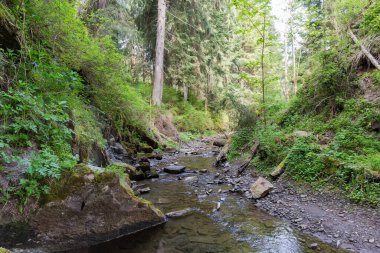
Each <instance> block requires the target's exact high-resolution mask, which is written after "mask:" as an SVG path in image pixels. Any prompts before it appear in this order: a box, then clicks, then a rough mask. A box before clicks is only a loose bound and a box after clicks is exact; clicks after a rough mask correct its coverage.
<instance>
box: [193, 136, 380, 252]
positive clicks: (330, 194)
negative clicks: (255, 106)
mask: <svg viewBox="0 0 380 253" xmlns="http://www.w3.org/2000/svg"><path fill="white" fill-rule="evenodd" d="M212 142H213V139H212V138H211V139H210V138H208V139H204V140H202V141H196V142H192V143H189V144H188V145H187V147H186V149H190V150H197V149H199V147H206V146H209V145H210V143H212ZM214 148H215V147H214ZM243 162H244V161H239V160H236V161H233V162H231V163H226V164H224V165H222V166H220V167H218V169H217V174H218V175H216V177H217V178H218V180H219V181H220V182H223V183H224V184H228V185H229V186H230V192H234V193H240V194H241V195H242V196H243V197H245V198H249V199H252V196H251V194H250V190H249V189H250V185H251V184H252V183H253V182H254V181H255V180H256V178H257V177H258V176H259V175H258V174H257V173H256V172H255V171H254V170H250V169H246V170H245V171H244V172H243V173H242V174H241V175H238V169H239V167H240V165H241V164H242V163H243ZM220 182H218V183H220ZM272 183H273V185H274V190H273V191H272V192H271V193H270V194H269V195H268V196H267V197H265V198H262V199H259V200H254V199H252V202H253V204H254V205H255V206H256V207H258V208H260V209H262V210H265V211H266V212H267V213H269V214H270V215H273V216H275V217H279V218H281V219H282V220H285V221H286V222H288V223H290V224H291V225H292V226H293V227H295V228H296V229H298V230H300V231H302V232H304V233H307V234H310V235H313V236H316V237H317V238H319V239H321V240H322V241H324V242H327V243H329V244H331V245H334V246H337V247H340V248H344V249H348V250H351V251H354V252H360V253H369V252H371V253H372V252H380V229H379V227H380V210H379V209H378V208H373V207H369V206H365V205H360V204H355V203H352V202H351V201H349V200H348V199H347V198H345V197H344V196H343V195H342V194H340V193H339V192H336V191H331V190H328V189H322V190H316V189H312V188H311V187H309V186H308V185H301V184H298V183H296V182H294V181H293V180H291V179H289V177H288V176H287V175H286V173H285V174H284V175H282V176H281V177H280V178H279V179H278V180H277V181H274V182H272Z"/></svg>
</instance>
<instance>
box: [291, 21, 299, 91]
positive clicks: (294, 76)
mask: <svg viewBox="0 0 380 253" xmlns="http://www.w3.org/2000/svg"><path fill="white" fill-rule="evenodd" d="M290 34H291V36H292V57H293V59H292V61H293V85H294V94H296V93H297V91H298V81H297V69H296V49H295V46H294V31H293V20H292V18H291V19H290Z"/></svg>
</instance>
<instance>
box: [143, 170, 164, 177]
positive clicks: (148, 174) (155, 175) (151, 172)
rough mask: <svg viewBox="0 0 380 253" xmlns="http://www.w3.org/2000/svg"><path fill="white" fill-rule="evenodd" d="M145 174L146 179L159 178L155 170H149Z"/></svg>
mask: <svg viewBox="0 0 380 253" xmlns="http://www.w3.org/2000/svg"><path fill="white" fill-rule="evenodd" d="M145 174H146V177H147V178H159V177H160V175H159V174H158V172H157V170H155V169H150V171H149V172H146V173H145Z"/></svg>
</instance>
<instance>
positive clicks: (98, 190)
mask: <svg viewBox="0 0 380 253" xmlns="http://www.w3.org/2000/svg"><path fill="white" fill-rule="evenodd" d="M0 23H1V29H0V88H1V89H0V110H1V115H0V116H1V117H0V123H1V128H0V186H1V189H0V209H1V214H0V227H1V228H0V234H1V238H2V240H1V246H3V245H5V246H14V245H15V243H18V242H21V241H22V242H25V241H27V240H28V239H31V240H29V243H32V244H33V243H36V244H37V246H41V247H47V248H51V249H57V248H59V249H60V250H62V249H64V248H69V247H78V245H79V246H81V245H82V246H88V245H91V244H94V243H98V242H99V241H104V240H108V239H109V238H112V237H115V236H116V237H117V236H120V235H124V234H127V233H132V232H136V231H138V230H141V229H144V228H148V227H151V226H153V225H156V224H159V223H162V222H164V218H163V215H162V214H161V213H160V212H159V211H157V210H155V209H154V208H153V207H152V206H151V205H150V204H148V203H147V202H145V201H143V200H141V199H138V198H136V197H135V196H134V193H133V191H132V190H131V189H130V188H129V185H128V177H127V175H126V174H131V176H132V174H133V172H134V170H133V167H131V166H129V165H127V164H125V165H124V164H122V166H121V167H120V164H118V165H113V166H110V164H113V163H115V162H118V161H119V162H120V161H125V162H133V161H134V160H133V157H134V155H135V153H136V152H137V151H151V150H152V149H153V148H157V147H158V143H157V140H156V138H155V136H154V132H153V131H152V130H151V128H152V124H150V121H149V117H148V110H149V106H148V104H147V103H146V102H145V101H144V99H143V98H142V96H141V95H140V94H139V93H138V92H137V91H136V90H135V89H134V87H132V85H131V84H130V83H131V82H130V80H131V78H130V76H129V73H128V71H126V67H125V64H124V61H125V57H124V56H122V55H121V54H119V52H118V50H117V48H116V47H115V46H114V43H113V42H112V41H111V39H110V38H94V37H91V36H90V35H89V33H88V31H87V28H86V27H85V26H84V24H83V23H82V22H81V21H80V20H79V19H78V17H77V15H76V9H75V7H74V6H73V5H72V4H71V3H69V1H48V2H46V1H33V2H28V3H25V2H22V3H20V4H19V5H18V4H16V3H4V2H3V3H0ZM106 147H108V148H106ZM112 154H114V155H112ZM78 163H79V164H82V165H81V166H77V164H78ZM83 164H84V165H86V164H92V165H97V166H101V167H106V168H105V169H101V168H97V167H94V168H95V171H90V170H86V171H82V170H81V169H78V168H81V167H83V166H84V165H83ZM119 177H120V181H119ZM57 191H61V193H60V194H59V196H58V199H57V198H54V196H56V193H57ZM62 192H64V193H62ZM110 214H112V215H111V216H110ZM19 223H20V224H19ZM91 224H92V225H91ZM9 231H12V233H10V232H9ZM13 232H14V233H13Z"/></svg>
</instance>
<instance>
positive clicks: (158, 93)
mask: <svg viewBox="0 0 380 253" xmlns="http://www.w3.org/2000/svg"><path fill="white" fill-rule="evenodd" d="M165 22H166V0H158V16H157V38H156V57H155V63H154V81H153V94H152V102H153V105H157V106H159V105H161V102H162V94H163V89H164V51H165Z"/></svg>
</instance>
